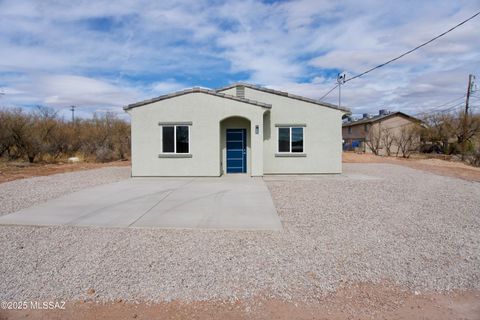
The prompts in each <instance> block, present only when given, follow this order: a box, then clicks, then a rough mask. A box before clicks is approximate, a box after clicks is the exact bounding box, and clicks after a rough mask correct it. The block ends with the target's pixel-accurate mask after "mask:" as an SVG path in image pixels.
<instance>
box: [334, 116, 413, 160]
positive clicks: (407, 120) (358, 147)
mask: <svg viewBox="0 0 480 320" xmlns="http://www.w3.org/2000/svg"><path fill="white" fill-rule="evenodd" d="M420 124H421V121H420V120H419V119H417V118H415V117H412V116H409V115H408V114H405V113H403V112H389V111H388V110H385V109H382V110H379V113H378V114H377V115H375V116H370V115H369V114H363V118H361V119H359V120H349V121H347V122H345V123H343V125H342V137H343V150H344V151H358V152H367V153H371V152H372V150H371V149H370V147H369V143H368V141H369V140H371V139H374V137H373V136H375V137H376V138H377V139H379V138H380V139H379V141H380V145H379V152H378V153H379V154H380V155H385V154H386V150H385V146H384V143H383V141H382V140H383V139H381V136H382V134H384V133H385V132H387V131H388V134H390V135H391V136H392V137H399V136H400V135H401V134H402V130H405V129H406V128H409V127H411V126H415V125H420ZM379 135H380V137H379ZM392 140H393V142H392V144H391V147H390V151H391V153H392V154H395V153H397V151H398V145H397V143H396V141H395V139H392Z"/></svg>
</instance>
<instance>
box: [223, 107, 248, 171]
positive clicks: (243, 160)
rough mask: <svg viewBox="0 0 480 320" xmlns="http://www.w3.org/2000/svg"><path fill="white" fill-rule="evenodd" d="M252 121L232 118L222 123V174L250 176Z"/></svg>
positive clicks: (243, 118)
mask: <svg viewBox="0 0 480 320" xmlns="http://www.w3.org/2000/svg"><path fill="white" fill-rule="evenodd" d="M251 137H252V132H251V121H250V119H248V118H246V117H242V116H230V117H227V118H224V119H222V120H221V121H220V168H221V173H222V174H227V173H247V174H250V173H251V172H252V171H251V168H252V166H251V163H252V160H251V159H252V148H251V139H252V138H251Z"/></svg>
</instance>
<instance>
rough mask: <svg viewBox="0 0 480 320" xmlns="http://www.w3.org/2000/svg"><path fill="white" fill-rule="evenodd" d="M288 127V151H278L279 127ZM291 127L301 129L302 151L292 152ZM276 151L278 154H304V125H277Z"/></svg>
mask: <svg viewBox="0 0 480 320" xmlns="http://www.w3.org/2000/svg"><path fill="white" fill-rule="evenodd" d="M285 128H288V132H289V136H290V143H289V144H288V151H280V129H285ZM292 128H296V129H302V135H303V151H302V152H292ZM277 153H279V154H304V153H305V127H304V126H294V125H292V126H277Z"/></svg>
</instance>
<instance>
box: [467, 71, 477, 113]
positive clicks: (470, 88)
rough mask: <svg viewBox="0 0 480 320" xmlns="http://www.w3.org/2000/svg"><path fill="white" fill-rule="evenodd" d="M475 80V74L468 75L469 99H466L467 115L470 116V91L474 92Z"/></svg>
mask: <svg viewBox="0 0 480 320" xmlns="http://www.w3.org/2000/svg"><path fill="white" fill-rule="evenodd" d="M473 81H475V76H474V75H473V74H470V75H468V85H467V100H466V101H465V116H468V109H469V105H468V104H469V102H470V93H471V92H472V88H473Z"/></svg>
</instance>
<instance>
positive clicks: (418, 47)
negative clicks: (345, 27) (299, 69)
mask: <svg viewBox="0 0 480 320" xmlns="http://www.w3.org/2000/svg"><path fill="white" fill-rule="evenodd" d="M478 15H480V11H478V12H477V13H475V14H474V15H473V16H471V17H469V18H468V19H466V20H463V21H462V22H460V23H458V24H457V25H455V26H454V27H452V28H450V29H448V30H447V31H445V32H443V33H441V34H439V35H438V36H436V37H434V38H432V39H430V40H428V41H427V42H424V43H422V44H421V45H418V46H416V47H415V48H413V49H411V50H408V51H407V52H404V53H402V54H401V55H399V56H398V57H396V58H393V59H390V60H388V61H386V62H384V63H382V64H379V65H377V66H376V67H373V68H370V69H368V70H366V71H364V72H362V73H360V74H358V75H356V76H353V77H351V78H348V79H345V80H344V83H346V82H348V81H351V80H353V79H356V78H360V77H361V76H364V75H366V74H367V73H370V72H372V71H374V70H376V69H379V68H381V67H384V66H386V65H387V64H390V63H392V62H394V61H397V60H399V59H401V58H403V57H404V56H406V55H408V54H410V53H412V52H414V51H416V50H418V49H420V48H422V47H424V46H426V45H427V44H429V43H432V42H433V41H435V40H437V39H438V38H441V37H443V36H444V35H446V34H448V33H450V32H452V31H453V30H455V29H457V28H458V27H460V26H462V25H464V24H465V23H467V22H468V21H470V20H472V19H474V18H475V17H477V16H478ZM338 86H339V84H337V85H336V86H335V87H333V88H332V89H330V91H328V92H327V93H326V94H324V95H323V96H322V97H321V98H320V99H319V100H322V99H324V98H325V97H326V96H328V95H329V94H330V93H331V92H332V91H333V90H335V89H336V88H337V87H338Z"/></svg>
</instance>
